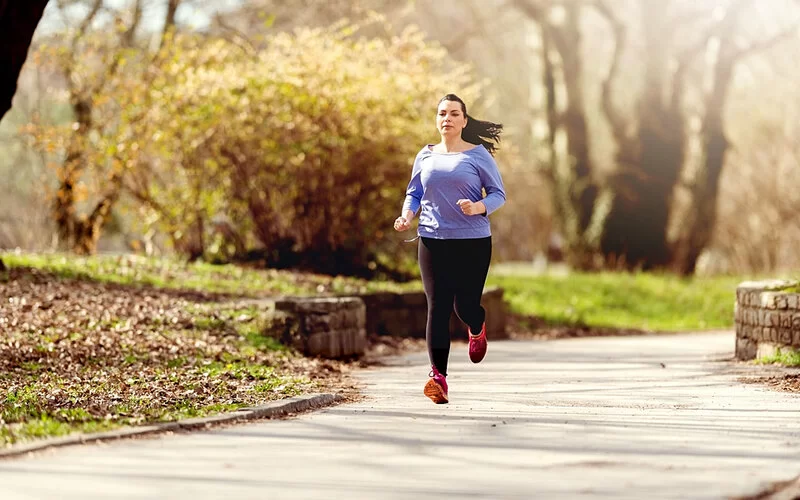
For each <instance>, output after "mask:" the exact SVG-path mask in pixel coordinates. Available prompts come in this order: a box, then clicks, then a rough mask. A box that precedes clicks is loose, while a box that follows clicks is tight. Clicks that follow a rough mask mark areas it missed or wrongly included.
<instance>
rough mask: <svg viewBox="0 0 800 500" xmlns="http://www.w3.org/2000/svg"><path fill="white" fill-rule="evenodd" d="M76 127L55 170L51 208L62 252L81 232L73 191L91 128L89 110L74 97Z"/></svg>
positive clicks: (82, 100)
mask: <svg viewBox="0 0 800 500" xmlns="http://www.w3.org/2000/svg"><path fill="white" fill-rule="evenodd" d="M72 109H73V112H74V113H75V123H76V124H77V128H76V129H75V130H74V132H73V135H72V137H70V140H69V144H68V146H67V153H66V157H65V158H64V164H63V166H62V167H61V168H60V170H59V187H58V192H57V193H56V197H55V202H54V206H53V217H54V219H55V223H56V232H57V234H58V244H59V247H60V248H61V249H62V250H68V249H72V248H73V247H75V245H76V243H77V241H78V240H79V239H81V237H80V236H79V233H81V232H83V230H82V228H81V227H80V226H81V222H80V221H79V220H78V218H77V214H76V210H77V208H76V206H75V204H76V202H77V200H76V189H77V187H78V184H79V183H80V179H81V174H82V172H83V162H84V158H83V152H84V148H85V147H86V142H87V140H88V134H89V131H90V130H91V126H92V108H91V105H90V104H89V103H88V102H87V101H85V100H84V99H81V98H79V97H78V96H73V98H72Z"/></svg>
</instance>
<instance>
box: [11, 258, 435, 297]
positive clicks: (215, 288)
mask: <svg viewBox="0 0 800 500" xmlns="http://www.w3.org/2000/svg"><path fill="white" fill-rule="evenodd" d="M0 259H2V260H3V261H4V262H5V264H6V265H7V266H8V267H32V268H37V269H43V270H47V271H49V272H52V273H54V274H56V275H57V276H59V277H62V278H73V279H83V280H91V281H98V282H102V283H115V284H120V285H147V286H153V287H156V288H167V289H180V290H197V291H202V292H211V293H220V294H230V295H236V296H243V297H263V296H271V295H296V296H309V295H320V294H355V293H368V292H379V291H402V290H407V289H409V288H417V287H419V284H418V283H414V282H412V283H407V284H399V283H393V282H388V281H367V280H363V279H357V278H348V277H342V276H336V277H331V276H325V275H318V274H312V273H295V272H291V271H278V270H267V269H251V268H245V267H240V266H235V265H214V264H207V263H203V262H195V263H187V262H183V261H180V260H177V259H168V258H149V257H142V256H137V255H120V256H116V255H99V256H93V257H78V256H73V255H69V256H68V255H64V254H28V253H25V254H17V253H11V252H7V253H0ZM0 278H2V276H0Z"/></svg>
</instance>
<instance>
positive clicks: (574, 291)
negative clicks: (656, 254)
mask: <svg viewBox="0 0 800 500" xmlns="http://www.w3.org/2000/svg"><path fill="white" fill-rule="evenodd" d="M742 281H744V278H741V277H731V276H727V277H713V278H708V277H703V278H680V277H677V276H671V275H659V274H650V273H635V274H627V273H610V272H605V273H592V274H589V273H569V274H563V275H521V273H517V274H516V275H505V274H500V273H496V274H493V275H491V276H490V277H489V280H488V284H489V285H495V286H501V287H503V288H504V289H505V298H506V301H507V302H508V303H509V306H510V310H511V311H512V312H514V313H517V314H520V315H525V316H528V315H532V316H537V317H539V318H542V319H543V320H544V321H546V322H547V323H549V324H553V325H585V326H594V327H612V328H636V329H643V330H656V331H687V330H695V329H712V328H730V327H732V325H733V304H734V301H735V296H736V295H735V294H736V286H737V285H738V284H739V283H741V282H742Z"/></svg>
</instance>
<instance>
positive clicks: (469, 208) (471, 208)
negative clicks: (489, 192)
mask: <svg viewBox="0 0 800 500" xmlns="http://www.w3.org/2000/svg"><path fill="white" fill-rule="evenodd" d="M456 205H458V206H459V208H461V213H463V214H464V215H483V214H484V213H485V212H486V205H484V204H483V202H482V201H476V202H472V201H470V200H467V199H461V200H458V201H457V202H456Z"/></svg>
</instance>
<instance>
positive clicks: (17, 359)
mask: <svg viewBox="0 0 800 500" xmlns="http://www.w3.org/2000/svg"><path fill="white" fill-rule="evenodd" d="M223 301H224V302H223ZM232 304H233V305H232ZM258 314H259V313H258V311H254V310H252V308H249V307H248V306H247V305H244V304H242V305H240V306H237V305H236V303H235V302H233V303H232V302H231V300H230V297H226V296H222V295H213V294H206V293H197V292H185V291H175V290H161V289H154V288H145V287H127V286H120V285H111V284H98V283H94V282H88V281H79V280H66V279H60V278H58V277H56V276H54V275H52V274H49V273H47V272H44V271H40V270H36V269H30V268H12V269H10V270H8V271H6V272H4V273H2V274H0V379H2V383H0V443H2V442H5V443H10V442H14V441H16V440H18V439H20V438H24V437H25V436H26V434H25V426H26V424H27V423H30V422H32V421H36V420H41V419H42V418H43V417H44V418H46V419H52V420H55V421H57V422H66V423H80V422H90V421H96V420H104V421H112V422H119V423H140V422H146V421H152V420H169V419H175V418H180V417H183V416H195V415H200V414H204V413H208V412H216V411H221V410H226V409H232V408H235V407H240V406H243V405H252V404H258V403H262V402H264V401H267V400H270V399H277V398H281V397H286V396H289V395H295V394H298V393H301V392H304V391H307V390H311V389H318V388H319V387H338V386H340V385H342V383H341V382H342V377H343V373H344V372H345V371H346V366H345V365H343V364H341V363H336V362H331V361H321V360H314V359H307V358H303V357H301V356H299V355H297V354H295V353H292V352H289V351H287V350H284V349H281V347H280V346H278V345H277V344H274V343H270V342H264V339H263V338H261V337H259V335H258V333H259V331H260V330H259V329H260V328H261V326H260V324H259V318H258ZM59 432H61V431H59Z"/></svg>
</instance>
